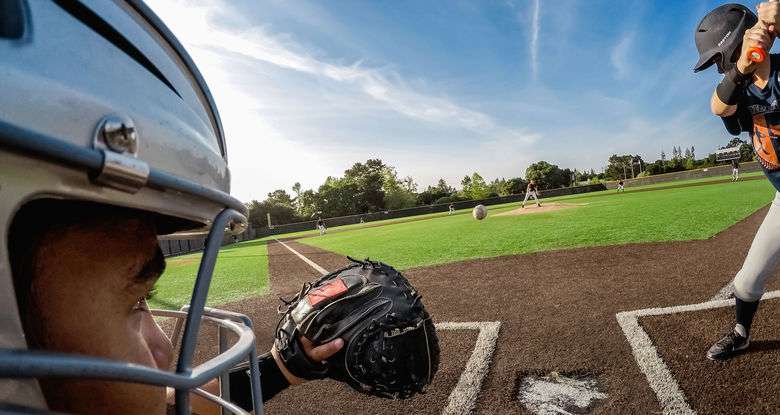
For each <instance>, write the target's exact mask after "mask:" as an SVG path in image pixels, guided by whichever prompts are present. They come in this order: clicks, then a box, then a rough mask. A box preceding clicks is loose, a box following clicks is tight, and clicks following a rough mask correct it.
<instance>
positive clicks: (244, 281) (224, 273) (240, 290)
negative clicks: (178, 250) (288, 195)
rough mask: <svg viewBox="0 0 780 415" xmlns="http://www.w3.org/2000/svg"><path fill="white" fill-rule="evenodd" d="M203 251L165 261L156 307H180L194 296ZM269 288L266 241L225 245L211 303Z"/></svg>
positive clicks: (214, 282)
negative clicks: (193, 291) (193, 288)
mask: <svg viewBox="0 0 780 415" xmlns="http://www.w3.org/2000/svg"><path fill="white" fill-rule="evenodd" d="M200 257H201V254H200V253H197V254H190V255H182V256H178V257H174V258H169V259H168V260H167V261H166V267H165V273H163V275H162V277H160V279H159V281H158V282H157V285H156V292H155V295H154V296H153V297H152V298H151V299H150V300H149V303H150V305H151V306H152V307H154V308H165V309H177V308H179V307H181V306H182V305H184V304H187V303H188V302H189V300H190V297H191V296H192V287H193V286H194V283H195V275H196V274H197V273H198V265H199V264H200ZM267 288H268V251H267V249H266V242H265V241H249V242H242V243H238V244H234V245H229V246H226V247H225V248H223V249H222V250H221V251H220V253H219V256H218V257H217V264H216V266H215V268H214V275H213V277H212V280H211V289H210V290H209V297H208V304H209V305H217V304H223V303H225V302H228V301H232V300H237V299H239V298H246V297H251V296H255V295H261V294H265V292H266V289H267Z"/></svg>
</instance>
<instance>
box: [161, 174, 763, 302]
mask: <svg viewBox="0 0 780 415" xmlns="http://www.w3.org/2000/svg"><path fill="white" fill-rule="evenodd" d="M727 177H728V176H723V177H714V178H707V179H699V180H689V181H684V182H671V183H663V184H657V185H649V186H642V187H634V188H627V189H626V191H625V193H621V194H617V193H615V191H614V190H607V191H601V192H594V193H588V194H581V195H571V196H562V197H556V198H550V199H544V200H543V202H544V203H550V202H554V201H561V202H569V203H573V204H574V203H576V204H584V205H583V206H579V207H574V208H570V209H563V210H558V211H551V212H545V213H538V214H530V215H522V216H496V214H497V213H500V212H506V211H509V210H512V209H515V208H517V207H518V203H508V204H503V205H495V206H490V208H489V209H490V214H489V215H488V218H487V219H485V220H483V221H476V220H474V219H473V218H472V217H471V214H470V213H471V210H470V209H464V210H460V211H458V212H456V214H455V215H453V216H447V214H446V213H434V214H429V215H421V216H417V217H413V218H400V219H391V220H387V221H380V222H369V223H366V224H356V225H347V226H341V227H338V228H333V229H331V233H328V234H327V235H325V236H318V234H317V233H316V231H315V232H310V231H306V232H298V233H295V234H287V235H276V236H275V237H276V238H282V237H293V236H294V237H304V238H303V239H300V240H299V241H300V242H302V243H305V244H309V245H311V246H315V247H319V248H322V249H326V250H330V251H334V252H337V253H340V254H344V255H350V256H354V257H358V258H361V257H363V258H364V257H370V258H372V259H377V260H381V261H384V262H387V263H390V264H392V265H394V266H396V267H398V268H401V269H406V268H410V267H417V266H425V265H433V264H441V263H446V262H452V261H459V260H464V259H472V258H482V257H491V256H499V255H509V254H521V253H528V252H537V251H544V250H550V249H561V248H575V247H584V246H603V245H614V244H623V243H632V242H653V241H674V240H691V239H705V238H708V237H711V236H712V235H714V234H716V233H718V232H720V231H722V230H724V229H726V228H728V227H729V226H731V225H733V224H734V223H736V222H737V221H739V220H741V219H744V218H745V217H747V216H748V215H750V214H751V213H753V212H755V211H756V210H757V209H759V208H761V207H762V206H765V205H766V204H767V203H769V202H770V201H771V199H772V197H773V195H774V189H773V188H772V186H771V185H770V184H769V183H768V182H767V181H766V180H748V181H742V182H738V183H719V184H712V183H707V182H712V181H717V180H720V179H723V178H727ZM697 183H699V184H701V186H693V187H682V188H668V187H670V186H677V185H680V184H697ZM643 189H644V190H647V189H654V190H653V191H644V190H643ZM421 219H423V220H421ZM377 225H384V226H377ZM334 229H335V230H338V232H332V231H333V230H334ZM314 235H317V236H314ZM268 239H270V238H265V239H262V240H257V241H249V242H243V243H240V244H235V245H230V246H228V247H225V248H224V249H222V251H221V252H220V256H219V259H218V260H217V265H216V270H215V272H214V279H213V281H212V286H211V290H210V293H209V299H208V303H209V304H210V305H217V304H222V303H225V302H228V301H233V300H238V299H241V298H246V297H251V296H256V295H261V294H264V293H266V292H267V286H268V253H267V250H266V243H267V240H268ZM199 261H200V254H191V255H185V256H180V257H175V258H170V259H168V261H167V262H168V265H167V269H166V271H165V274H164V275H163V277H162V278H161V279H160V281H159V282H158V284H157V293H156V295H155V296H154V298H152V300H150V303H151V304H152V306H154V307H159V308H178V307H179V306H181V305H183V304H185V303H186V302H188V301H189V298H190V295H191V293H192V286H193V281H194V278H195V274H196V273H197V268H198V263H199Z"/></svg>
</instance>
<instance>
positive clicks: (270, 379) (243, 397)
mask: <svg viewBox="0 0 780 415" xmlns="http://www.w3.org/2000/svg"><path fill="white" fill-rule="evenodd" d="M257 360H258V364H259V366H260V388H261V391H262V395H263V402H265V401H267V400H269V399H271V398H273V397H274V396H276V394H277V393H279V392H281V391H283V390H285V389H287V387H288V386H290V383H289V382H287V378H285V377H284V375H283V374H282V371H281V370H279V366H277V365H276V361H275V360H274V357H273V356H272V355H271V353H266V354H264V355H262V356H258V358H257ZM230 400H231V401H232V402H233V403H234V404H236V405H238V406H240V407H241V408H243V409H244V410H246V411H251V410H252V388H251V383H250V378H249V371H248V370H247V369H246V368H241V369H235V370H234V371H233V372H230Z"/></svg>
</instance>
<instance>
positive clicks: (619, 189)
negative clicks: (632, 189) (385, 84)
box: [617, 179, 626, 192]
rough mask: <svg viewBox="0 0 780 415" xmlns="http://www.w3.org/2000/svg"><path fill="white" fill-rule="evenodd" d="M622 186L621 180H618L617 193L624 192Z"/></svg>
mask: <svg viewBox="0 0 780 415" xmlns="http://www.w3.org/2000/svg"><path fill="white" fill-rule="evenodd" d="M623 186H624V183H623V179H620V180H618V187H617V191H618V192H625V191H626V189H624V188H623Z"/></svg>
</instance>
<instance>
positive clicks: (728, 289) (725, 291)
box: [710, 280, 734, 301]
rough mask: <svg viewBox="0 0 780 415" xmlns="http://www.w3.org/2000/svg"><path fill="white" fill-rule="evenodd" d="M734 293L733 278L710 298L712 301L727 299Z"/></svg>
mask: <svg viewBox="0 0 780 415" xmlns="http://www.w3.org/2000/svg"><path fill="white" fill-rule="evenodd" d="M732 294H734V280H731V281H729V283H728V284H726V285H724V286H723V288H721V289H720V291H718V293H717V294H715V295H714V296H713V297H712V298H710V301H716V300H725V299H727V298H731V296H732Z"/></svg>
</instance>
